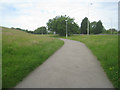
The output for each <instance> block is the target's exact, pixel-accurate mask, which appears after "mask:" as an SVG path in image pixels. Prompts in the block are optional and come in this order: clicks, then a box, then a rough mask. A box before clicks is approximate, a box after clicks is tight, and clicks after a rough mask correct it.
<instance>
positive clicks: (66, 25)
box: [65, 20, 68, 38]
mask: <svg viewBox="0 0 120 90" xmlns="http://www.w3.org/2000/svg"><path fill="white" fill-rule="evenodd" d="M65 21H66V38H67V36H68V35H67V20H65Z"/></svg>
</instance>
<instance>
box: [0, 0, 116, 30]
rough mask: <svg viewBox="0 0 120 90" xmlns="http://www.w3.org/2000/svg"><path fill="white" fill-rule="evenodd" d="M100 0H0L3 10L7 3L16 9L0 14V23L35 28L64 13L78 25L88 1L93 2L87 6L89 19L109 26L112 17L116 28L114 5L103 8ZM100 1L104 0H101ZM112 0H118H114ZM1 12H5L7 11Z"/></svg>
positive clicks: (84, 15)
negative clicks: (11, 13)
mask: <svg viewBox="0 0 120 90" xmlns="http://www.w3.org/2000/svg"><path fill="white" fill-rule="evenodd" d="M100 1H101V0H98V1H97V3H96V2H95V0H11V1H9V0H1V2H0V5H2V7H1V6H0V10H3V8H4V4H5V5H6V4H7V5H11V7H14V8H16V10H17V11H13V12H14V13H17V14H15V15H9V13H8V15H7V14H6V15H0V17H4V19H3V21H2V22H1V21H0V23H2V25H5V26H8V27H12V26H13V27H20V28H24V29H29V30H35V29H36V28H38V27H40V26H45V25H46V23H47V21H48V20H49V19H51V18H54V17H55V16H57V15H65V14H66V15H68V16H70V17H72V18H73V17H74V18H75V21H76V22H77V23H78V25H80V23H81V21H82V19H83V18H84V17H87V16H88V4H89V3H88V2H93V5H92V6H91V5H90V6H89V18H90V21H98V20H100V19H101V20H102V21H103V24H104V25H105V27H106V28H110V27H111V25H110V24H109V22H110V20H109V18H113V20H112V22H113V26H115V28H117V25H116V24H117V20H115V19H114V17H116V16H117V10H112V9H113V8H114V7H115V6H108V8H107V7H106V8H103V6H101V4H100V3H99V2H100ZM101 2H105V1H103V0H102V1H101ZM106 2H113V0H106ZM114 2H118V0H114ZM109 10H111V12H110V11H109ZM2 12H6V13H7V11H2ZM115 14H116V15H115ZM116 19H117V18H116Z"/></svg>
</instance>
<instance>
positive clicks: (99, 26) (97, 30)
mask: <svg viewBox="0 0 120 90" xmlns="http://www.w3.org/2000/svg"><path fill="white" fill-rule="evenodd" d="M103 28H104V27H103V25H102V22H101V21H100V20H99V21H98V22H97V23H96V27H95V31H94V34H99V33H102V32H103Z"/></svg>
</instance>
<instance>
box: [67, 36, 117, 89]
mask: <svg viewBox="0 0 120 90" xmlns="http://www.w3.org/2000/svg"><path fill="white" fill-rule="evenodd" d="M68 39H71V40H76V41H80V42H83V43H85V44H86V46H87V47H88V48H89V49H91V51H92V52H93V54H94V55H95V56H96V57H97V59H98V60H99V61H100V63H101V66H102V67H103V68H104V71H105V72H106V74H107V76H108V78H109V79H110V81H112V83H113V85H114V87H115V88H117V87H118V36H117V35H89V36H87V35H81V36H71V37H68Z"/></svg>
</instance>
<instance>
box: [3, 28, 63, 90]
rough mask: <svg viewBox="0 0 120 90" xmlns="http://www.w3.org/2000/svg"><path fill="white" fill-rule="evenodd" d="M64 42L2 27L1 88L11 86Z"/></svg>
mask: <svg viewBox="0 0 120 90" xmlns="http://www.w3.org/2000/svg"><path fill="white" fill-rule="evenodd" d="M63 44H64V42H63V41H61V40H58V39H55V38H52V37H46V36H44V35H32V34H28V33H25V32H23V31H18V30H13V29H9V28H2V45H3V47H2V88H12V87H14V86H15V85H16V84H17V83H19V82H20V81H22V80H23V78H24V77H26V76H27V75H28V74H29V73H30V72H31V71H33V70H34V69H35V68H36V67H38V66H39V65H40V64H42V63H43V62H44V61H45V60H46V59H47V58H48V57H49V56H51V55H52V54H53V53H54V52H55V51H56V50H57V49H59V48H60V47H61V46H62V45H63Z"/></svg>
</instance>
